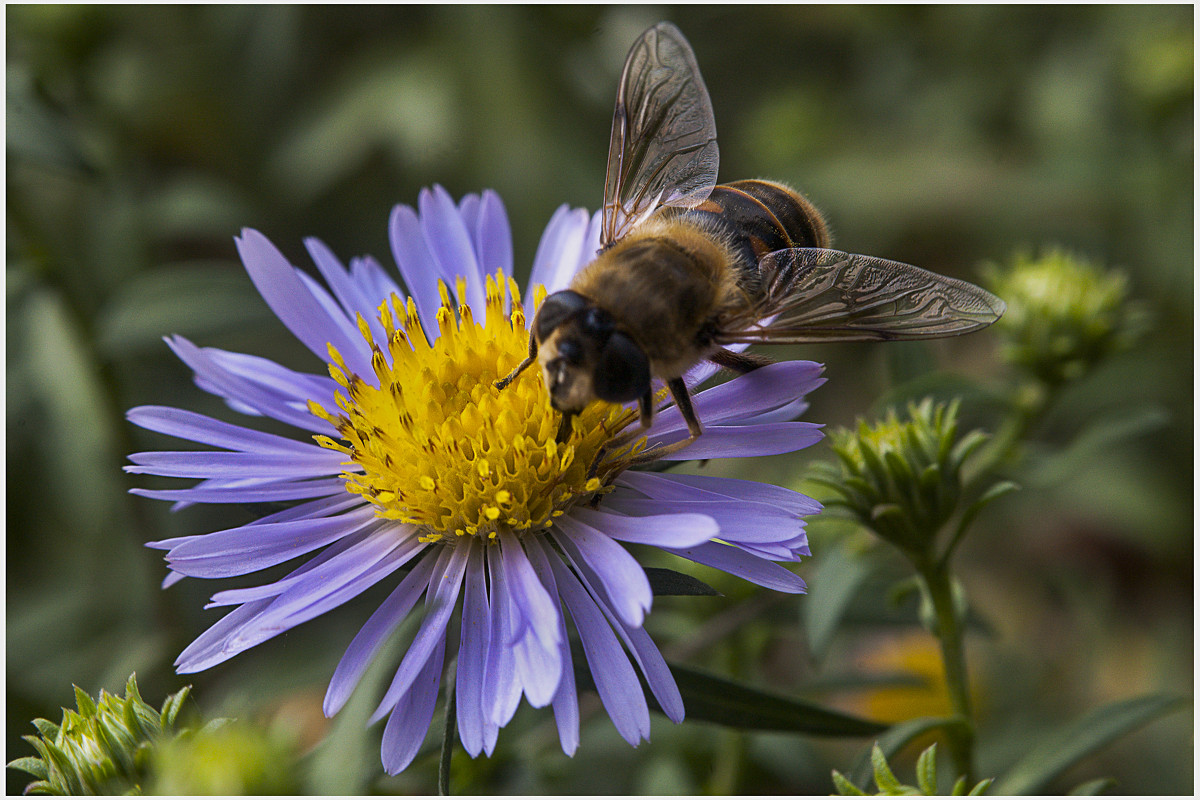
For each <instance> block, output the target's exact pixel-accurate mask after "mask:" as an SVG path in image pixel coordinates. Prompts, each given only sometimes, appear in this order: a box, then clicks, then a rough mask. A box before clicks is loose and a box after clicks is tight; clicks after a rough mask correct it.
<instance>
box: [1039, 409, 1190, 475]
mask: <svg viewBox="0 0 1200 800" xmlns="http://www.w3.org/2000/svg"><path fill="white" fill-rule="evenodd" d="M1169 421H1170V415H1169V414H1168V412H1167V411H1166V410H1164V409H1162V408H1159V407H1148V408H1142V409H1139V410H1136V411H1120V412H1116V413H1113V414H1111V415H1108V416H1106V417H1103V418H1101V419H1099V420H1096V421H1094V422H1092V423H1091V424H1090V425H1088V426H1087V427H1086V428H1084V430H1083V431H1082V432H1080V434H1079V435H1078V436H1076V437H1075V439H1074V441H1072V442H1071V443H1070V444H1069V445H1068V446H1067V447H1066V448H1065V449H1064V450H1062V451H1061V452H1058V453H1056V454H1054V455H1052V456H1050V457H1048V458H1046V459H1045V460H1043V461H1041V462H1040V463H1038V464H1036V465H1035V466H1034V469H1032V470H1031V471H1030V473H1029V484H1030V486H1034V487H1037V488H1049V487H1053V486H1056V485H1057V484H1059V483H1062V482H1063V481H1066V480H1068V479H1069V478H1071V477H1072V476H1074V475H1075V474H1077V473H1078V472H1079V471H1080V470H1081V469H1083V468H1085V467H1087V466H1089V465H1091V464H1094V463H1095V462H1097V461H1100V460H1103V459H1104V457H1105V454H1106V453H1107V452H1108V451H1110V450H1111V449H1112V448H1113V447H1114V446H1116V445H1117V444H1120V443H1121V442H1122V441H1124V440H1127V439H1132V438H1134V437H1137V436H1143V435H1145V434H1147V433H1150V432H1152V431H1156V430H1159V429H1160V428H1162V427H1163V426H1165V425H1166V424H1167V423H1168V422H1169Z"/></svg>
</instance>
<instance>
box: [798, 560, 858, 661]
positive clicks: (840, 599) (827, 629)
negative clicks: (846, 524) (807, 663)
mask: <svg viewBox="0 0 1200 800" xmlns="http://www.w3.org/2000/svg"><path fill="white" fill-rule="evenodd" d="M874 568H875V564H874V563H873V562H872V561H871V560H870V559H868V558H867V557H865V556H864V555H863V554H861V553H855V552H851V550H850V549H849V548H847V547H845V546H842V547H838V548H836V549H834V550H831V551H830V552H829V553H827V554H825V555H824V557H823V558H820V559H818V560H817V569H816V572H814V573H813V576H812V581H811V583H812V586H813V589H815V591H813V592H812V593H811V594H809V595H808V597H807V598H805V600H806V602H805V603H804V605H803V609H804V624H805V629H806V630H807V632H808V647H809V649H810V650H811V651H812V653H813V655H814V656H815V657H816V658H818V659H819V658H822V657H823V656H824V655H825V653H826V652H827V651H828V649H829V644H830V642H831V641H832V640H833V635H834V633H836V632H837V628H838V624H839V623H840V622H841V621H842V618H843V617H844V616H845V614H846V609H847V608H849V607H850V603H851V602H852V601H853V600H854V597H855V595H857V594H858V591H859V589H860V588H862V585H863V584H864V583H865V582H866V580H867V579H868V578H869V577H871V573H872V572H873V571H874Z"/></svg>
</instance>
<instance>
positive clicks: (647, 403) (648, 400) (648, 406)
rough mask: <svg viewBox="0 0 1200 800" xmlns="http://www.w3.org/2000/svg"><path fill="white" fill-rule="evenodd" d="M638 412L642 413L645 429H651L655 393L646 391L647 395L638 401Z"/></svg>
mask: <svg viewBox="0 0 1200 800" xmlns="http://www.w3.org/2000/svg"><path fill="white" fill-rule="evenodd" d="M638 411H639V412H640V413H641V423H642V427H643V428H649V427H650V423H651V421H652V420H653V419H654V392H653V391H651V390H650V389H646V393H645V394H644V395H642V396H641V397H640V398H639V399H638Z"/></svg>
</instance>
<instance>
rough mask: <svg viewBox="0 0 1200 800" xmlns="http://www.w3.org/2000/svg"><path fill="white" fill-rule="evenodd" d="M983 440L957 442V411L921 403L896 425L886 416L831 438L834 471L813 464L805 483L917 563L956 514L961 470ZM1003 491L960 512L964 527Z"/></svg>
mask: <svg viewBox="0 0 1200 800" xmlns="http://www.w3.org/2000/svg"><path fill="white" fill-rule="evenodd" d="M986 438H987V437H986V436H985V434H984V433H983V432H982V431H972V432H971V433H969V434H967V435H966V436H964V437H962V439H961V440H960V439H959V437H958V404H957V403H951V404H949V405H943V404H937V405H935V404H934V403H933V401H932V400H930V399H926V400H923V401H922V402H921V403H919V404H911V405H909V407H908V416H907V418H905V419H904V420H901V419H900V418H899V417H898V416H897V415H896V413H895V411H891V410H889V412H888V415H887V417H885V418H884V419H883V420H882V421H881V422H879V423H877V424H875V425H868V424H867V422H866V421H862V420H860V421H859V424H858V427H857V429H855V430H846V429H838V430H834V431H832V432H831V433H830V445H831V446H832V448H833V452H834V455H836V456H837V457H838V461H839V463H840V465H841V470H840V472H839V471H838V470H836V469H835V468H833V467H831V466H829V465H825V464H818V465H816V466H814V468H813V476H812V480H813V481H814V482H816V483H819V484H820V485H821V486H823V487H824V488H826V489H828V490H830V491H832V492H834V493H835V494H834V496H833V497H832V498H831V499H829V500H828V503H829V504H830V505H832V506H837V507H841V508H845V509H846V510H848V511H849V512H850V514H851V515H853V516H854V517H855V518H856V519H857V520H858V521H859V522H860V523H861V524H862V525H863V526H864V527H866V528H869V529H870V530H872V531H874V532H875V533H877V534H878V535H879V536H880V537H881V538H883V539H884V540H886V541H888V542H890V543H892V544H894V545H895V546H897V547H899V548H900V549H901V550H903V551H904V552H905V553H906V554H908V555H909V556H910V557H912V558H915V559H918V560H920V559H924V558H928V557H929V555H930V554H932V548H933V545H934V537H936V536H937V534H938V532H939V531H940V530H941V529H942V527H943V526H944V525H945V524H946V523H947V522H948V521H949V520H950V519H951V517H953V516H954V515H955V514H956V513H959V511H960V508H959V503H960V500H961V499H962V497H963V464H964V463H965V462H966V460H967V458H969V457H970V456H971V454H972V453H974V452H975V450H977V449H978V448H979V446H980V445H982V444H983V443H984V441H986ZM1006 491H1007V488H1006V487H1005V486H1000V487H997V486H993V487H991V488H990V489H988V490H987V491H986V492H984V493H983V495H982V496H981V497H979V498H978V499H976V500H975V501H974V502H973V503H972V504H971V506H970V507H969V508H968V509H967V511H966V514H967V516H968V519H967V522H968V523H969V518H973V517H974V515H975V514H976V513H978V511H979V510H980V509H981V508H982V506H983V505H985V504H986V503H987V502H990V501H991V500H993V499H995V498H996V497H999V496H1000V495H1002V494H1004V493H1005V492H1006ZM954 541H955V542H956V541H957V537H956V538H955V540H954Z"/></svg>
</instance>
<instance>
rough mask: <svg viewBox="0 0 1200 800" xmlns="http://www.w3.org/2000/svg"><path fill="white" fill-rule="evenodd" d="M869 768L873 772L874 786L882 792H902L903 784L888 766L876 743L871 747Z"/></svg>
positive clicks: (892, 793)
mask: <svg viewBox="0 0 1200 800" xmlns="http://www.w3.org/2000/svg"><path fill="white" fill-rule="evenodd" d="M871 769H872V771H873V772H874V773H875V786H877V787H878V788H879V791H880V792H882V793H883V794H891V795H897V794H902V793H903V792H904V788H905V787H904V784H902V783H900V780H899V779H898V778H897V777H896V773H894V772H892V768H891V767H889V766H888V763H887V757H886V756H884V754H883V751H882V750H880V749H879V745H878V743H876V744H874V745H872V747H871Z"/></svg>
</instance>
